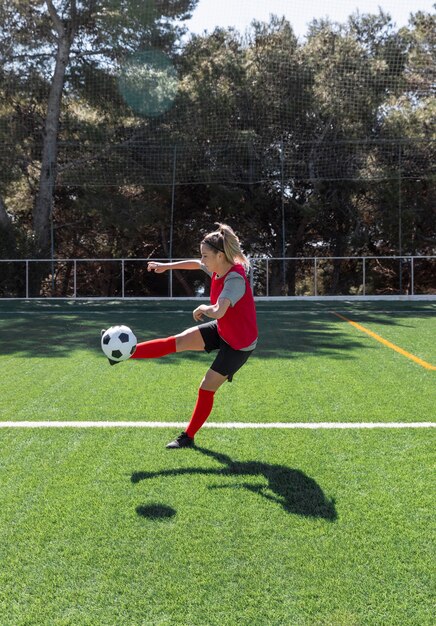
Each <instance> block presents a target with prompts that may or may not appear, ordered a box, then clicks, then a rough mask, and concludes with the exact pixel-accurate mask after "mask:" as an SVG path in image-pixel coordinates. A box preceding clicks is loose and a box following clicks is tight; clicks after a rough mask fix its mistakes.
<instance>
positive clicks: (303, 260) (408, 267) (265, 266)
mask: <svg viewBox="0 0 436 626" xmlns="http://www.w3.org/2000/svg"><path fill="white" fill-rule="evenodd" d="M151 260H153V261H164V262H165V261H169V259H157V258H156V259H155V258H154V259H150V258H115V259H114V258H86V259H82V258H76V259H58V258H55V259H0V294H1V291H4V287H3V281H4V279H5V277H4V272H3V271H2V270H3V268H4V267H5V264H22V265H23V270H22V271H23V274H22V279H21V280H22V283H23V284H24V290H23V295H21V296H19V297H18V299H31V297H30V269H31V267H32V265H33V264H41V263H45V264H49V265H50V273H49V278H48V279H47V280H48V281H50V280H51V281H52V293H53V292H54V291H55V283H56V270H59V269H62V267H63V266H64V267H65V266H66V265H67V264H70V265H71V266H72V268H71V270H70V271H71V274H72V285H71V283H68V284H69V292H70V295H68V296H53V295H51V296H47V295H40V296H37V297H38V298H41V297H44V298H55V297H64V298H65V297H67V298H72V299H77V298H86V299H92V298H95V299H97V298H106V299H107V298H110V299H117V298H121V299H126V298H139V297H147V296H139V295H126V264H128V263H143V264H144V265H145V264H146V263H148V262H149V261H151ZM181 260H184V259H180V258H178V259H173V261H181ZM250 261H251V268H250V274H249V277H250V282H251V285H252V288H253V293H254V295H255V296H256V295H257V296H260V297H261V296H266V297H268V296H270V286H271V269H272V264H273V263H276V264H277V263H279V264H280V266H281V267H280V269H279V270H277V271H276V276H278V277H279V279H280V282H281V284H282V285H284V284H285V283H286V275H287V273H288V264H290V263H297V264H306V265H307V264H310V266H309V268H308V267H306V268H305V271H304V281H305V282H306V284H310V285H311V287H310V289H311V293H310V294H308V293H305V294H304V297H308V296H312V297H318V296H319V297H323V294H322V293H320V289H319V286H320V283H321V281H322V275H323V273H324V272H325V264H333V263H334V262H337V261H339V262H341V261H344V262H345V261H354V262H356V263H361V268H359V269H358V270H356V276H355V281H354V283H355V288H357V291H358V293H355V294H349V293H348V294H336V295H338V296H340V295H344V296H347V297H353V295H356V296H357V295H359V296H366V295H368V294H367V289H368V269H369V266H370V264H371V263H372V262H377V261H385V262H386V261H392V262H397V263H399V270H398V278H399V292H400V294H399V295H401V294H402V292H403V287H402V276H403V275H407V277H408V291H407V294H402V295H410V296H414V295H416V294H415V292H416V285H415V269H416V264H417V263H418V262H422V261H428V262H432V261H433V262H434V263H435V268H434V270H433V271H434V274H433V278H434V282H433V285H432V288H431V292H432V293H433V294H436V256H411V255H404V256H343V257H320V256H317V257H266V256H265V257H254V258H251V259H250ZM86 263H94V264H101V265H103V264H105V263H111V264H118V266H119V267H118V270H117V271H116V272H115V273H114V275H117V276H119V277H120V288H117V291H120V292H121V295H113V296H110V295H108V296H95V295H94V296H93V295H85V294H83V295H79V294H78V274H77V267H78V264H86ZM168 276H169V277H168V297H170V298H173V297H176V296H173V272H172V271H169V272H168ZM300 278H301V276H300ZM57 280H59V279H57ZM276 280H277V278H276ZM306 291H307V289H306ZM198 295H201V294H198ZM397 295H398V294H397ZM2 297H3V298H9V296H1V295H0V298H2ZM290 297H292V296H290ZM324 297H327V296H324Z"/></svg>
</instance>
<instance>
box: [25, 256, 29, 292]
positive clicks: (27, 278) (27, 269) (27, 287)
mask: <svg viewBox="0 0 436 626" xmlns="http://www.w3.org/2000/svg"><path fill="white" fill-rule="evenodd" d="M28 299H29V261H28V260H27V259H26V300H28Z"/></svg>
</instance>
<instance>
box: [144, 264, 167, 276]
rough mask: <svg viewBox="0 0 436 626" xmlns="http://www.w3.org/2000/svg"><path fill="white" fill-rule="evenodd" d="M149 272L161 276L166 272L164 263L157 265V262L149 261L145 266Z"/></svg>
mask: <svg viewBox="0 0 436 626" xmlns="http://www.w3.org/2000/svg"><path fill="white" fill-rule="evenodd" d="M147 270H148V271H149V272H155V273H156V274H163V272H165V271H166V267H165V263H157V261H150V262H149V263H148V265H147Z"/></svg>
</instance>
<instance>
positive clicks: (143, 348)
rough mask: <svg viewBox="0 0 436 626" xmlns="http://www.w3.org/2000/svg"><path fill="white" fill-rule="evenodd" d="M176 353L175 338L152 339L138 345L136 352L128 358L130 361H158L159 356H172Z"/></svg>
mask: <svg viewBox="0 0 436 626" xmlns="http://www.w3.org/2000/svg"><path fill="white" fill-rule="evenodd" d="M175 351H176V338H175V337H165V339H152V340H151V341H144V342H143V343H138V345H137V346H136V350H135V352H134V353H133V355H132V356H131V357H130V358H132V359H158V358H159V357H160V356H165V355H166V354H172V353H173V352H175Z"/></svg>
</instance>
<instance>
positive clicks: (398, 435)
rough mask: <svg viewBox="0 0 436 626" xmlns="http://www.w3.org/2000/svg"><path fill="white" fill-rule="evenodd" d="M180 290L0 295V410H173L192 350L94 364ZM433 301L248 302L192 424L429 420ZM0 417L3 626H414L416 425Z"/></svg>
mask: <svg viewBox="0 0 436 626" xmlns="http://www.w3.org/2000/svg"><path fill="white" fill-rule="evenodd" d="M192 308H193V306H192V303H191V304H190V303H187V302H160V303H150V302H148V303H147V302H144V303H138V302H126V303H120V302H110V303H101V302H100V303H89V302H84V303H78V302H76V303H74V302H52V303H50V302H34V303H31V302H21V303H17V302H1V303H0V336H1V345H2V348H1V350H0V377H1V381H2V386H1V394H0V420H1V421H3V422H5V421H63V420H67V421H71V420H75V421H76V420H78V421H85V420H91V421H104V420H109V421H114V422H119V421H125V420H128V421H162V422H173V421H182V422H184V421H187V420H188V419H189V417H190V414H191V411H192V407H193V404H194V402H195V398H196V393H197V388H198V385H199V382H200V381H201V378H202V376H203V374H204V372H205V371H206V369H207V367H208V366H209V364H210V362H211V360H212V357H211V355H206V354H204V355H203V354H198V353H191V354H188V353H185V354H182V355H172V356H169V357H166V358H164V359H160V360H156V361H140V362H139V361H132V362H129V363H125V364H121V365H119V366H117V367H113V368H111V367H109V366H108V364H107V361H106V360H105V358H104V357H103V355H102V353H101V352H100V347H99V343H100V328H104V327H107V326H109V325H113V324H116V323H125V324H128V325H130V326H131V327H132V328H133V329H134V330H135V331H136V333H137V335H138V338H139V339H140V340H144V339H148V338H153V337H157V336H165V335H168V334H174V333H177V332H179V331H181V330H183V329H184V328H186V327H188V326H190V325H193V324H192V318H191V315H190V311H191V310H192ZM332 311H336V312H339V313H341V314H342V315H344V316H346V317H348V318H349V319H352V320H354V321H356V322H358V323H359V324H361V325H362V326H364V327H366V328H367V329H370V330H371V331H373V332H375V333H377V334H378V335H380V336H381V337H383V338H384V339H386V340H388V341H390V342H391V343H393V344H396V345H397V346H399V347H401V348H403V349H404V350H405V351H407V352H408V353H410V354H412V355H414V356H416V357H419V358H420V359H422V360H423V361H425V362H426V363H428V364H430V365H432V366H435V365H436V344H435V341H434V338H435V330H436V321H435V320H436V305H435V304H434V303H424V302H420V303H410V302H403V303H394V304H390V303H389V304H388V303H386V302H372V303H368V302H365V303H363V302H361V303H354V304H348V303H344V302H323V303H317V302H295V303H292V304H289V303H285V302H274V303H260V304H259V305H258V312H259V327H260V342H259V347H258V349H257V351H256V353H255V355H253V357H252V358H251V359H250V360H249V362H248V363H247V365H246V366H245V367H244V368H243V369H242V370H241V371H240V372H239V373H238V374H237V375H236V376H235V380H234V382H233V383H232V384H226V385H224V386H223V388H221V389H220V390H219V392H218V393H217V397H216V401H215V406H214V411H213V414H212V415H211V417H210V420H209V421H210V422H230V421H231V422H251V423H253V422H254V423H273V422H315V423H316V422H386V423H389V422H407V423H413V422H434V421H436V420H435V418H436V402H435V400H436V394H435V389H436V386H435V381H436V371H435V370H430V369H425V368H424V367H422V366H420V365H418V364H417V363H415V362H414V361H412V360H410V359H409V358H406V357H405V356H403V355H401V354H399V353H397V352H395V351H393V350H392V349H390V348H388V347H386V346H385V345H382V344H380V343H379V342H378V341H376V340H375V339H373V338H371V337H369V336H368V335H366V334H364V333H363V332H360V331H359V330H357V329H356V328H354V327H352V326H351V325H350V324H348V323H347V322H345V321H343V320H341V319H339V318H338V317H336V316H335V315H333V313H332ZM176 433H177V431H175V430H174V428H160V429H149V428H146V429H128V428H107V429H85V428H76V429H67V428H57V429H54V428H52V429H33V428H31V429H16V428H2V429H0V494H1V506H0V536H1V541H0V625H1V626H24V625H26V626H34V625H44V626H45V625H47V626H58V625H71V626H73V625H74V626H76V625H79V626H82V625H87V626H88V625H89V626H96V625H98V626H100V625H105V626H107V625H110V626H112V625H114V626H115V625H116V626H119V625H129V626H130V625H132V626H137V625H153V626H154V625H156V626H158V625H159V626H160V625H162V626H163V625H165V626H173V625H177V626H179V625H180V626H190V625H192V626H215V625H216V626H236V625H237V626H240V625H244V626H245V625H246V626H249V625H250V626H251V625H256V626H257V625H258V626H276V625H277V626H278V625H280V626H281V625H286V626H287V625H289V626H298V625H304V626H312V625H323V626H324V625H325V626H327V625H328V626H357V625H368V626H373V625H379V624H380V625H383V626H385V625H392V626H394V625H395V626H396V625H399V626H403V625H410V626H427V625H428V626H430V625H433V624H434V591H435V589H434V562H435V556H436V555H435V550H434V547H435V544H434V537H435V530H436V528H435V526H436V524H435V517H434V501H435V495H436V494H435V488H434V484H435V483H434V461H435V457H434V449H435V445H434V444H435V437H434V433H435V431H434V429H430V428H426V429H402V430H395V429H383V430H301V429H296V430H277V429H276V430H274V429H271V430H269V429H262V430H234V429H232V430H223V429H212V428H207V429H206V428H205V429H203V430H202V431H200V433H199V434H198V436H197V437H196V443H197V447H196V448H195V449H191V450H189V449H188V450H180V451H169V450H166V449H165V443H167V441H169V440H170V439H171V438H172V437H173V435H174V434H176Z"/></svg>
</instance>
